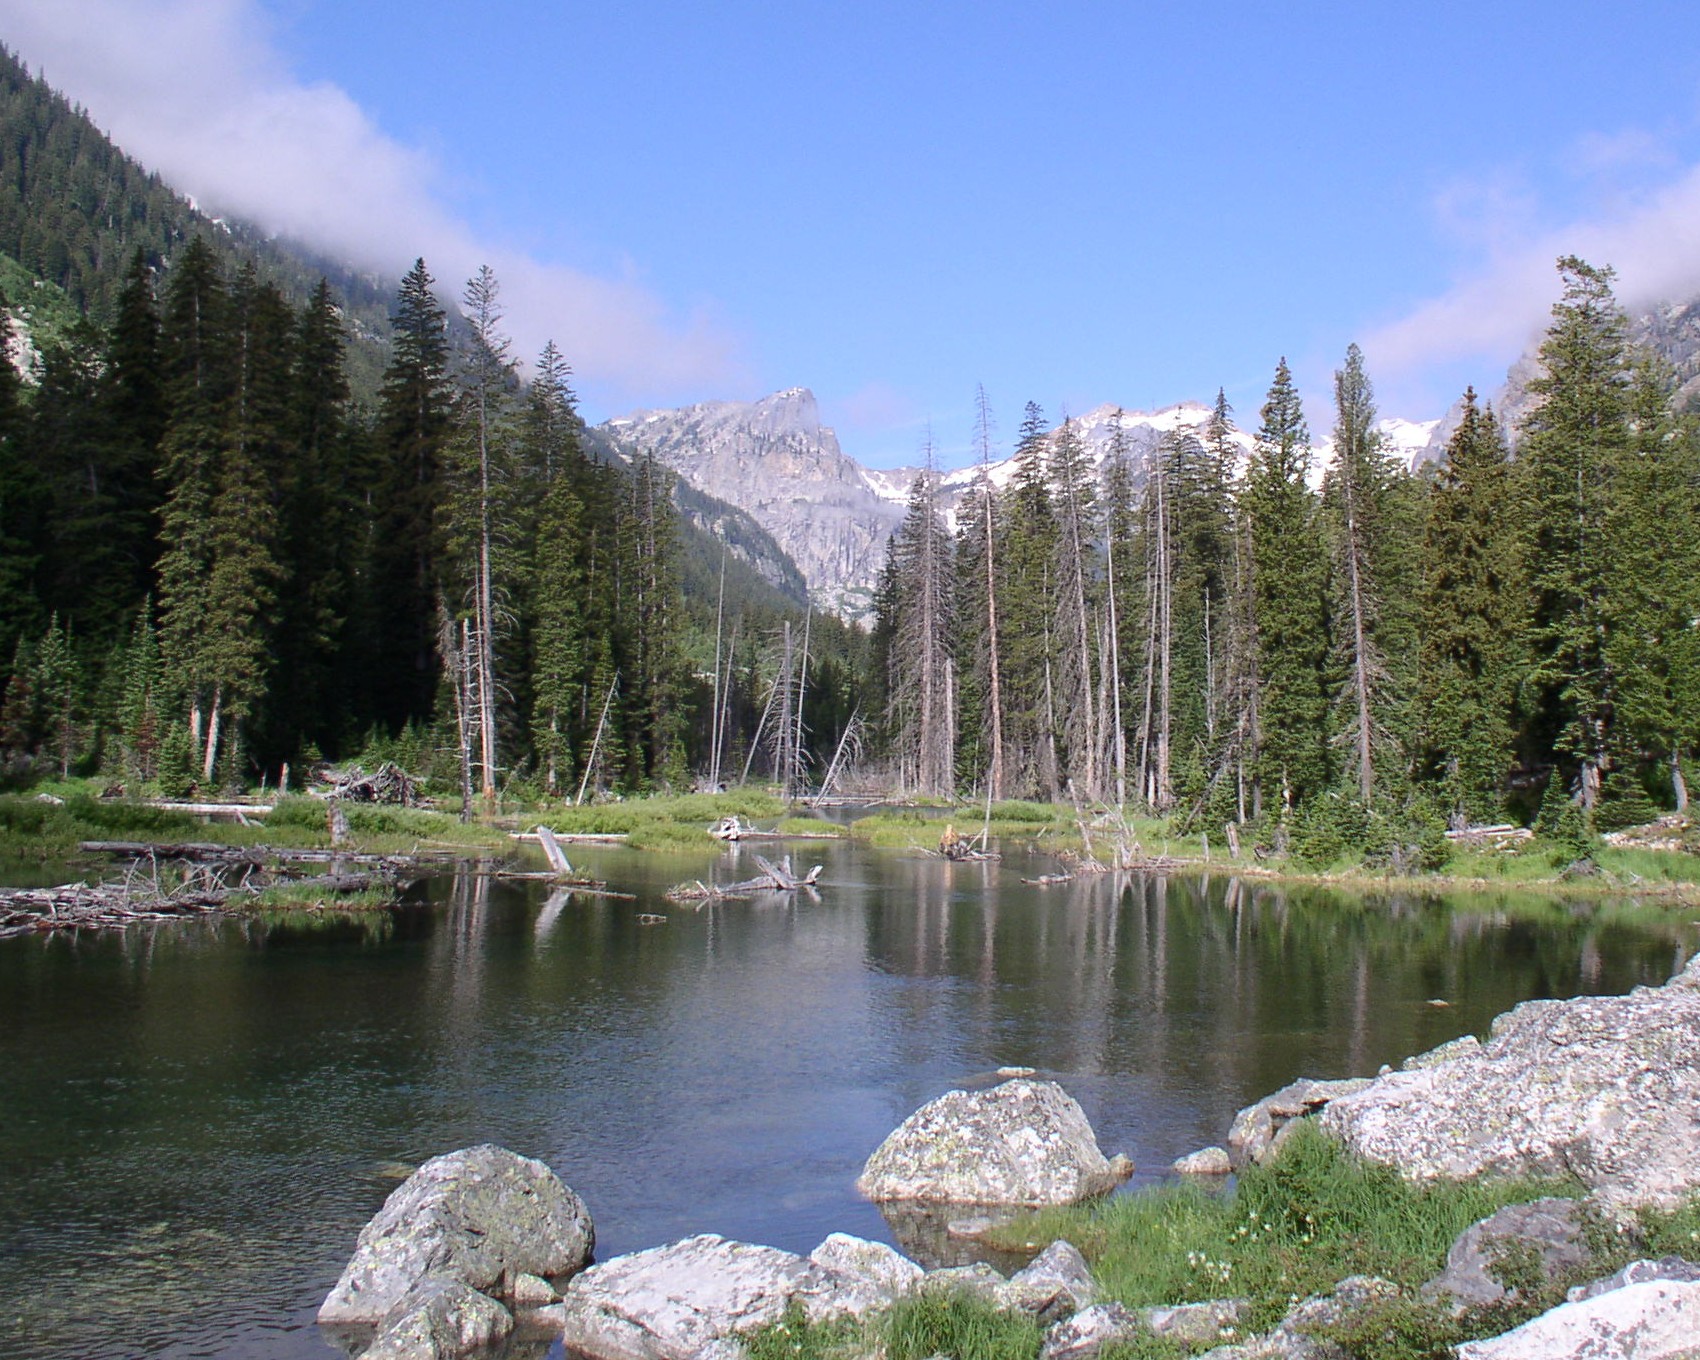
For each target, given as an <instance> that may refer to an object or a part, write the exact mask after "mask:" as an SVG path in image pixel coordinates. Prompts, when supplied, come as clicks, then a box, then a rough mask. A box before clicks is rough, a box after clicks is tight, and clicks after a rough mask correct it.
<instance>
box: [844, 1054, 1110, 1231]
mask: <svg viewBox="0 0 1700 1360" xmlns="http://www.w3.org/2000/svg"><path fill="white" fill-rule="evenodd" d="M1132 1169H1133V1168H1132V1165H1131V1164H1130V1163H1128V1161H1127V1159H1126V1158H1117V1159H1116V1160H1115V1161H1114V1162H1112V1161H1111V1160H1110V1159H1108V1158H1106V1157H1105V1156H1104V1154H1103V1152H1101V1151H1100V1150H1099V1148H1098V1140H1097V1138H1096V1136H1095V1135H1094V1134H1093V1132H1092V1126H1091V1124H1089V1123H1088V1122H1087V1119H1086V1114H1085V1112H1084V1111H1083V1110H1082V1109H1081V1108H1080V1106H1079V1105H1078V1104H1077V1103H1076V1102H1075V1100H1074V1099H1073V1097H1071V1096H1070V1095H1069V1094H1068V1093H1067V1092H1065V1091H1064V1090H1063V1089H1062V1087H1060V1086H1058V1085H1057V1084H1056V1083H1055V1082H1050V1081H1028V1080H1026V1079H1022V1078H1018V1079H1016V1080H1013V1081H1006V1082H1004V1083H1003V1084H1002V1085H999V1086H994V1087H992V1088H991V1089H990V1090H988V1091H948V1092H946V1093H945V1094H944V1095H942V1096H940V1097H939V1098H938V1099H937V1100H934V1101H931V1102H929V1103H928V1104H926V1105H923V1106H922V1107H921V1108H920V1109H919V1110H917V1111H916V1112H915V1113H914V1114H912V1115H910V1116H909V1118H908V1119H906V1120H904V1121H903V1123H902V1125H901V1126H900V1127H899V1128H898V1129H897V1130H896V1131H895V1132H894V1133H892V1134H891V1136H890V1137H888V1138H887V1139H886V1140H885V1141H884V1142H883V1143H881V1144H880V1146H879V1147H878V1149H876V1150H875V1152H874V1155H873V1156H872V1157H870V1158H868V1163H867V1166H866V1167H865V1168H864V1169H863V1171H862V1175H861V1177H860V1179H858V1180H857V1182H856V1188H857V1190H859V1191H860V1192H861V1193H862V1194H864V1195H866V1196H867V1197H868V1198H869V1199H873V1200H920V1201H928V1202H934V1203H949V1204H985V1205H1028V1206H1038V1205H1043V1204H1072V1203H1074V1202H1076V1201H1077V1200H1082V1199H1088V1198H1090V1197H1092V1196H1093V1195H1100V1194H1103V1193H1105V1192H1106V1191H1108V1190H1111V1189H1113V1188H1114V1187H1115V1186H1116V1185H1117V1183H1118V1182H1120V1181H1122V1180H1125V1179H1126V1178H1127V1175H1128V1174H1129V1173H1130V1172H1131V1171H1132Z"/></svg>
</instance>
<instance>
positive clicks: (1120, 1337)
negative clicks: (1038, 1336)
mask: <svg viewBox="0 0 1700 1360" xmlns="http://www.w3.org/2000/svg"><path fill="white" fill-rule="evenodd" d="M1146 1335H1149V1329H1148V1328H1147V1327H1146V1325H1145V1323H1144V1322H1143V1321H1142V1320H1141V1319H1140V1317H1139V1315H1138V1314H1136V1313H1134V1312H1132V1311H1130V1310H1129V1309H1127V1308H1125V1307H1123V1306H1122V1305H1121V1304H1119V1303H1095V1304H1093V1305H1092V1306H1091V1307H1090V1308H1082V1309H1081V1310H1080V1311H1079V1312H1078V1313H1076V1314H1075V1315H1074V1316H1073V1317H1071V1318H1069V1319H1067V1320H1066V1321H1064V1322H1059V1323H1057V1324H1056V1325H1055V1326H1053V1327H1051V1328H1050V1329H1049V1330H1047V1331H1046V1333H1045V1342H1044V1345H1043V1346H1042V1347H1041V1348H1040V1350H1039V1360H1092V1357H1094V1356H1097V1355H1099V1354H1101V1353H1102V1352H1104V1351H1106V1350H1108V1349H1110V1348H1111V1347H1121V1346H1126V1345H1129V1344H1131V1343H1132V1342H1134V1341H1137V1340H1138V1339H1139V1338H1141V1337H1143V1336H1146Z"/></svg>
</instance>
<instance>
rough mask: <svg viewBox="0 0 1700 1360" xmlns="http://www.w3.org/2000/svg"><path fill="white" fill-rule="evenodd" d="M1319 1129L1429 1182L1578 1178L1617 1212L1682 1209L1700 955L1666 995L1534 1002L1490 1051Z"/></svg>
mask: <svg viewBox="0 0 1700 1360" xmlns="http://www.w3.org/2000/svg"><path fill="white" fill-rule="evenodd" d="M1321 1118H1322V1123H1323V1126H1324V1128H1326V1129H1327V1130H1329V1131H1330V1132H1331V1133H1333V1134H1334V1135H1335V1136H1336V1137H1338V1138H1340V1139H1341V1141H1343V1142H1344V1143H1345V1144H1346V1146H1347V1147H1349V1148H1350V1149H1351V1150H1352V1151H1353V1152H1355V1153H1357V1154H1359V1155H1360V1156H1363V1157H1367V1158H1370V1159H1372V1160H1374V1161H1378V1162H1384V1163H1388V1164H1390V1165H1393V1166H1395V1167H1397V1168H1398V1169H1399V1170H1400V1171H1401V1172H1403V1173H1404V1174H1405V1175H1407V1176H1409V1177H1411V1178H1413V1179H1417V1180H1428V1179H1434V1178H1437V1177H1443V1176H1444V1177H1460V1178H1461V1177H1468V1176H1474V1175H1480V1174H1483V1173H1490V1172H1491V1173H1497V1174H1504V1175H1529V1174H1536V1175H1561V1174H1572V1175H1575V1176H1578V1177H1579V1178H1581V1180H1582V1181H1583V1182H1585V1183H1586V1184H1587V1185H1588V1186H1589V1187H1590V1188H1592V1189H1593V1190H1594V1191H1595V1192H1596V1195H1595V1197H1596V1198H1597V1199H1598V1200H1599V1201H1600V1202H1601V1203H1602V1204H1604V1205H1606V1206H1608V1207H1611V1208H1614V1209H1617V1208H1629V1207H1634V1206H1638V1205H1659V1206H1667V1207H1668V1206H1671V1205H1674V1204H1676V1203H1678V1202H1679V1201H1680V1200H1681V1199H1682V1198H1683V1197H1685V1196H1686V1195H1687V1194H1688V1193H1690V1192H1691V1191H1693V1190H1695V1189H1700V955H1697V956H1696V957H1695V958H1694V959H1693V960H1691V961H1690V962H1689V964H1688V967H1687V968H1686V969H1685V970H1684V971H1683V972H1682V973H1680V974H1679V975H1678V976H1677V977H1675V978H1673V979H1672V980H1671V981H1670V982H1669V983H1668V984H1667V985H1665V986H1663V987H1638V988H1636V989H1635V990H1634V991H1633V992H1631V993H1630V994H1629V995H1628V996H1620V997H1579V998H1577V999H1575V1000H1572V1001H1563V1002H1558V1001H1545V1002H1527V1003H1525V1004H1524V1005H1521V1006H1519V1007H1517V1008H1516V1009H1515V1010H1514V1011H1511V1012H1510V1013H1509V1014H1507V1015H1502V1016H1500V1017H1499V1019H1498V1020H1497V1021H1495V1023H1494V1027H1493V1032H1492V1035H1491V1036H1490V1038H1489V1039H1488V1041H1487V1042H1486V1043H1485V1044H1483V1045H1481V1046H1480V1048H1478V1049H1474V1050H1471V1049H1469V1048H1468V1047H1466V1048H1465V1049H1464V1051H1462V1052H1460V1053H1459V1054H1458V1055H1457V1056H1455V1057H1453V1058H1451V1059H1450V1060H1447V1061H1442V1062H1439V1063H1437V1064H1436V1065H1434V1066H1432V1067H1428V1068H1424V1069H1421V1070H1418V1071H1412V1072H1394V1073H1391V1074H1389V1075H1387V1076H1384V1077H1381V1078H1379V1079H1378V1080H1376V1081H1375V1082H1373V1083H1372V1084H1371V1085H1370V1086H1369V1087H1367V1088H1366V1089H1365V1090H1363V1091H1360V1092H1359V1093H1358V1094H1356V1095H1351V1096H1346V1097H1344V1098H1340V1099H1336V1100H1334V1101H1333V1102H1332V1103H1330V1104H1329V1105H1328V1107H1327V1108H1326V1109H1325V1110H1324V1111H1323V1112H1322V1116H1321Z"/></svg>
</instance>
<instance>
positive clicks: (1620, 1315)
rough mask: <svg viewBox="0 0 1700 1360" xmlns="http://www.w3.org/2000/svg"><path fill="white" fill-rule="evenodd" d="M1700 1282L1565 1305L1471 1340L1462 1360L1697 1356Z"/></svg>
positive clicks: (1686, 1359)
mask: <svg viewBox="0 0 1700 1360" xmlns="http://www.w3.org/2000/svg"><path fill="white" fill-rule="evenodd" d="M1697 1358H1700V1284H1694V1283H1684V1282H1681V1281H1676V1280H1658V1281H1650V1282H1648V1283H1645V1284H1630V1285H1625V1286H1624V1287H1623V1288H1622V1289H1614V1290H1612V1291H1611V1292H1610V1293H1607V1294H1601V1295H1599V1296H1598V1297H1597V1298H1592V1299H1584V1300H1581V1301H1580V1302H1577V1303H1563V1304H1560V1305H1559V1306H1558V1307H1557V1308H1554V1309H1553V1310H1552V1311H1551V1312H1547V1313H1542V1314H1541V1315H1540V1316H1539V1317H1538V1318H1534V1319H1532V1320H1531V1321H1529V1322H1525V1323H1524V1324H1523V1325H1522V1326H1521V1327H1518V1328H1516V1329H1515V1330H1513V1331H1509V1332H1506V1333H1505V1334H1504V1335H1503V1336H1496V1337H1493V1338H1492V1339H1490V1340H1487V1341H1466V1342H1465V1343H1464V1344H1463V1345H1462V1346H1460V1347H1458V1360H1697Z"/></svg>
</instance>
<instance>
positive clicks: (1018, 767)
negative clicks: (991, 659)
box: [997, 402, 1061, 798]
mask: <svg viewBox="0 0 1700 1360" xmlns="http://www.w3.org/2000/svg"><path fill="white" fill-rule="evenodd" d="M1046 443H1047V440H1046V432H1045V424H1044V413H1043V412H1042V411H1041V410H1040V409H1039V407H1038V406H1037V405H1036V404H1034V403H1033V402H1029V403H1028V404H1027V409H1026V414H1025V416H1024V417H1023V419H1022V422H1021V429H1020V432H1019V434H1018V435H1017V438H1016V446H1015V477H1014V478H1013V480H1012V481H1011V482H1010V484H1009V486H1008V487H1007V488H1005V490H1004V493H1003V496H1002V497H1001V502H1002V504H1001V506H1000V508H1001V510H1002V516H1001V517H1002V520H1003V523H1004V525H1005V533H1004V540H1003V542H1002V544H1000V545H999V547H1000V550H1001V551H1000V554H999V561H998V568H997V569H998V573H999V583H998V584H999V592H998V603H999V605H1000V608H1001V610H1002V618H1003V619H1007V620H1008V626H1007V628H1003V629H1001V630H1000V631H1001V636H1002V637H1006V638H1007V639H1008V641H1007V644H1006V645H1005V647H1004V649H1003V661H1004V667H1003V677H1004V694H1005V698H1006V701H1007V705H1008V706H1007V709H1006V712H1005V719H1006V722H1005V739H1006V740H1007V742H1008V744H1009V756H1010V762H1011V768H1010V770H1009V777H1010V779H1011V781H1012V783H1013V785H1014V789H1015V791H1018V792H1019V793H1021V794H1023V795H1032V794H1035V793H1036V794H1039V795H1040V796H1042V797H1046V798H1055V797H1057V796H1058V795H1059V794H1060V792H1061V771H1060V766H1059V760H1058V753H1057V732H1058V722H1057V718H1058V710H1057V698H1056V680H1055V652H1054V628H1055V624H1054V619H1055V617H1056V608H1055V605H1056V578H1055V574H1054V572H1055V563H1056V558H1057V551H1058V549H1057V543H1058V537H1059V534H1058V528H1057V519H1056V510H1055V506H1054V503H1053V501H1052V498H1051V490H1050V485H1049V477H1048V470H1047V468H1046V457H1045V454H1046ZM1001 622H1002V619H1000V623H1001Z"/></svg>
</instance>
